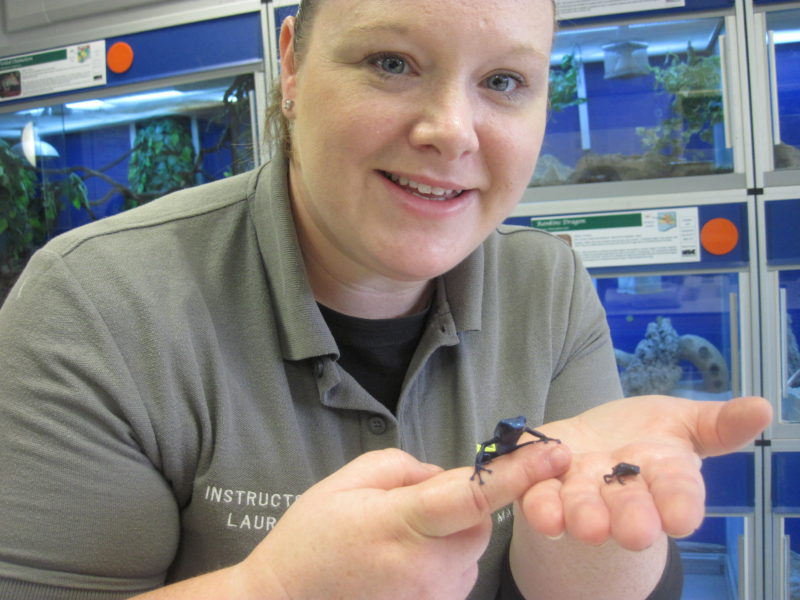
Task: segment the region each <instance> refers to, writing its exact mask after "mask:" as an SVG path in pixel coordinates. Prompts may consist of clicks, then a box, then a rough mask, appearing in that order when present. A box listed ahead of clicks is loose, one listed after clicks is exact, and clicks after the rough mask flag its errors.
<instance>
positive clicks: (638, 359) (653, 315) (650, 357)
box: [595, 273, 740, 400]
mask: <svg viewBox="0 0 800 600" xmlns="http://www.w3.org/2000/svg"><path fill="white" fill-rule="evenodd" d="M595 282H596V286H597V291H598V294H599V296H600V299H601V301H602V302H603V305H604V306H605V309H606V313H607V316H608V322H609V326H610V328H611V337H612V340H613V342H614V349H615V353H616V357H617V366H618V369H619V373H620V379H621V381H622V387H623V391H624V392H625V395H626V396H638V395H646V394H666V395H671V396H680V397H685V398H694V399H698V400H726V399H729V398H731V397H733V396H734V395H735V392H736V390H738V388H739V380H740V374H739V370H738V369H739V367H738V358H737V357H738V354H739V319H738V317H737V306H738V297H739V276H738V274H736V273H720V274H689V275H636V276H630V277H609V278H598V279H596V280H595Z"/></svg>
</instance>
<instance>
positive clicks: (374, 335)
mask: <svg viewBox="0 0 800 600" xmlns="http://www.w3.org/2000/svg"><path fill="white" fill-rule="evenodd" d="M319 308H320V311H321V312H322V316H323V318H324V319H325V322H326V323H327V324H328V328H329V329H330V330H331V333H332V334H333V339H334V340H336V345H337V346H339V354H340V356H339V364H340V365H341V366H342V368H343V369H344V370H345V371H347V372H348V373H350V375H351V376H352V377H353V378H354V379H355V380H356V381H357V382H358V383H359V384H360V385H361V387H363V388H364V389H365V390H366V391H367V392H369V393H370V394H371V395H372V396H373V397H374V398H375V399H376V400H378V401H380V402H381V403H382V404H383V405H384V406H386V407H387V408H388V409H389V410H390V411H392V413H393V414H396V413H397V401H398V399H399V397H400V390H401V388H402V386H403V380H404V379H405V376H406V371H408V365H409V364H410V363H411V358H412V356H413V355H414V350H415V349H416V347H417V344H418V343H419V340H420V338H421V337H422V332H423V331H424V329H425V323H426V321H427V316H428V311H424V312H421V313H418V314H415V315H411V316H408V317H399V318H396V319H362V318H359V317H351V316H349V315H345V314H342V313H339V312H336V311H334V310H331V309H330V308H328V307H326V306H323V305H322V304H319ZM682 588H683V569H682V564H681V559H680V553H679V552H678V548H677V546H676V544H675V542H674V541H672V540H670V549H669V557H668V560H667V565H666V568H665V569H664V573H663V574H662V576H661V580H660V581H659V582H658V585H657V586H656V589H655V590H653V592H652V593H651V594H650V596H648V598H647V600H678V599H679V598H680V596H681V592H682ZM496 600H524V598H523V596H522V594H521V593H520V592H519V589H518V588H517V586H516V583H515V582H514V578H513V577H512V575H511V569H510V568H509V564H508V552H506V557H505V561H504V565H503V570H502V574H501V577H500V589H499V590H498V593H497V597H496Z"/></svg>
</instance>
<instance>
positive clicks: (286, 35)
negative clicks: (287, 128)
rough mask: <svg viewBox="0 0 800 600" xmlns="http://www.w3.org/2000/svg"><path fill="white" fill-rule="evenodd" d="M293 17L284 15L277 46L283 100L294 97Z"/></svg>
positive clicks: (295, 66) (295, 62)
mask: <svg viewBox="0 0 800 600" xmlns="http://www.w3.org/2000/svg"><path fill="white" fill-rule="evenodd" d="M294 21H295V19H294V17H286V18H285V19H284V20H283V23H282V24H281V35H280V38H279V47H280V51H281V64H280V69H281V96H282V97H283V99H284V100H293V99H294V88H295V84H296V80H297V60H296V57H295V53H294Z"/></svg>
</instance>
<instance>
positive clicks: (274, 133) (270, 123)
mask: <svg viewBox="0 0 800 600" xmlns="http://www.w3.org/2000/svg"><path fill="white" fill-rule="evenodd" d="M319 1H320V0H302V1H301V2H300V8H299V9H298V10H297V15H296V16H295V21H294V38H293V39H292V46H293V49H294V55H295V61H296V62H297V63H298V64H299V63H300V61H302V59H303V57H304V56H305V53H306V47H307V40H308V32H309V31H310V29H311V22H312V21H313V20H314V17H315V16H316V12H317V8H318V5H319ZM266 125H267V126H266V131H265V137H266V142H267V145H268V146H270V147H271V148H273V149H274V150H278V149H280V150H283V152H284V153H285V154H286V155H287V156H288V155H290V154H291V152H292V138H291V126H290V123H289V120H288V119H287V118H286V116H285V115H284V114H283V94H282V92H281V81H280V76H276V77H275V78H274V79H273V81H272V85H271V86H270V90H269V98H268V103H267V114H266Z"/></svg>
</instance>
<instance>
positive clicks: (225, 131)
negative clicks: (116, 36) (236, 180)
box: [0, 74, 257, 301]
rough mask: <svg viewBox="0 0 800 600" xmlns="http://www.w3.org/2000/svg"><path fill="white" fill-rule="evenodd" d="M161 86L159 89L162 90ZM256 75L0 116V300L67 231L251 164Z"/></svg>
mask: <svg viewBox="0 0 800 600" xmlns="http://www.w3.org/2000/svg"><path fill="white" fill-rule="evenodd" d="M162 85H163V84H162ZM253 86H254V83H253V76H252V75H250V74H244V75H239V76H234V77H226V78H220V79H212V80H204V81H197V82H194V83H182V84H178V85H169V86H164V87H160V88H154V89H149V90H146V91H141V92H136V93H129V94H125V95H118V96H109V97H102V98H90V99H78V100H74V101H65V102H61V103H55V104H47V105H42V106H36V107H33V108H24V109H19V110H14V108H13V107H10V106H9V107H3V108H4V109H5V110H7V111H9V112H5V113H3V114H0V301H1V300H2V299H3V298H5V296H6V295H7V293H8V290H9V289H10V288H11V286H12V285H13V283H14V281H15V280H16V278H17V277H18V275H19V273H20V272H21V270H22V268H23V267H24V265H25V263H26V262H27V260H28V258H30V256H31V254H32V253H33V252H34V251H35V250H36V249H37V248H39V247H41V246H42V245H43V244H44V243H45V242H46V241H47V240H48V239H50V238H51V237H53V236H55V235H58V234H59V233H62V232H64V231H67V230H69V229H72V228H74V227H77V226H78V225H83V224H85V223H89V222H91V221H95V220H98V219H102V218H104V217H107V216H109V215H113V214H116V213H119V212H121V211H124V210H128V209H130V208H133V207H136V206H139V205H141V204H145V203H147V202H149V201H151V200H153V199H154V198H156V197H159V196H162V195H164V194H167V193H169V192H171V191H175V190H178V189H181V188H185V187H189V186H193V185H198V184H201V183H205V182H209V181H214V180H217V179H221V178H224V177H228V176H230V175H233V174H236V173H242V172H244V171H247V170H249V169H252V168H253V166H254V146H253V144H254V141H255V140H256V139H257V136H256V135H255V134H254V133H253V132H254V130H255V125H254V123H255V119H254V115H255V108H254V104H255V101H254V99H253V97H252V96H253Z"/></svg>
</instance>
